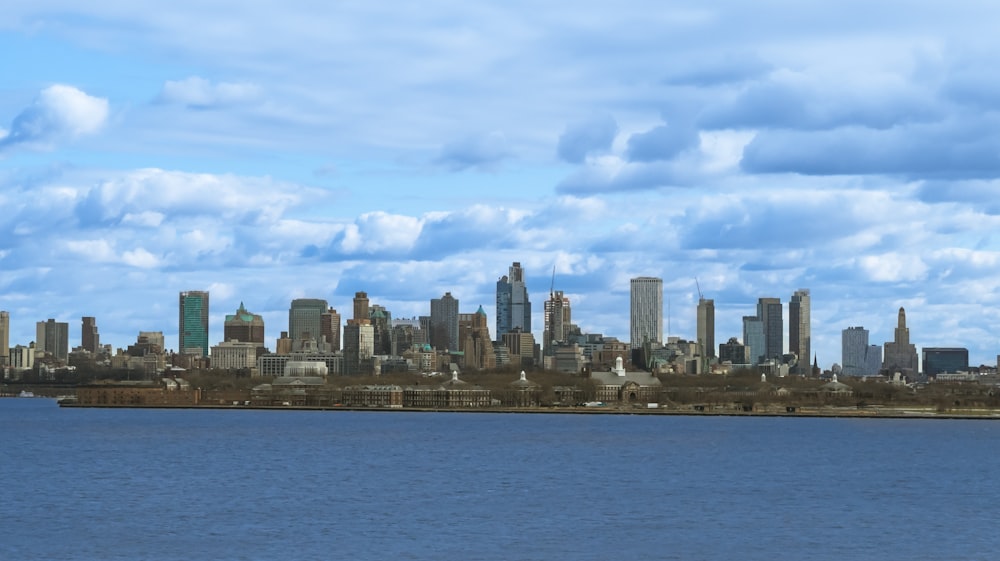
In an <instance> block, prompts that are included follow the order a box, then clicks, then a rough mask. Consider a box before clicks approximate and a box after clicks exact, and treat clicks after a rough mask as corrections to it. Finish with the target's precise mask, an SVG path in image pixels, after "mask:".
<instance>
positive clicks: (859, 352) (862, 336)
mask: <svg viewBox="0 0 1000 561" xmlns="http://www.w3.org/2000/svg"><path fill="white" fill-rule="evenodd" d="M868 346H869V345H868V330H867V329H865V328H864V327H861V326H857V327H848V328H847V329H845V330H843V331H841V332H840V367H841V368H842V371H843V373H844V375H845V376H868V375H870V374H871V373H870V372H867V371H866V368H865V365H866V360H865V357H866V355H867V354H868Z"/></svg>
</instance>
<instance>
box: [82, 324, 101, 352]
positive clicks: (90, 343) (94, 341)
mask: <svg viewBox="0 0 1000 561" xmlns="http://www.w3.org/2000/svg"><path fill="white" fill-rule="evenodd" d="M81 323H82V325H81V327H80V346H81V347H83V348H84V350H86V351H87V352H88V353H91V354H95V355H96V354H97V353H98V352H99V351H100V348H101V336H100V334H99V333H98V332H97V319H95V318H93V317H90V316H84V317H83V319H82V320H81Z"/></svg>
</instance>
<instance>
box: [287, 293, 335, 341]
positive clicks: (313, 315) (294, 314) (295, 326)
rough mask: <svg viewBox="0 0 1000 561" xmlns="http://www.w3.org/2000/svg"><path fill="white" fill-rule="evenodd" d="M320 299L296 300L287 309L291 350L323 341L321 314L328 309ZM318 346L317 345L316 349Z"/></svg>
mask: <svg viewBox="0 0 1000 561" xmlns="http://www.w3.org/2000/svg"><path fill="white" fill-rule="evenodd" d="M329 307H330V306H328V305H327V303H326V300H323V299H321V298H296V299H295V300H292V304H291V306H290V307H289V308H288V336H289V337H291V339H292V349H293V350H298V349H300V348H301V347H302V345H303V343H304V342H306V341H308V340H310V339H311V340H313V341H315V342H316V343H317V344H318V343H320V342H321V341H322V339H323V325H322V323H323V313H324V312H326V311H327V309H329ZM318 346H319V345H317V347H318Z"/></svg>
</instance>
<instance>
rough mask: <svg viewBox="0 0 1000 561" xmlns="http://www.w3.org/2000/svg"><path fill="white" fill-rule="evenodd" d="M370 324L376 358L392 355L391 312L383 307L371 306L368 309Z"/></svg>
mask: <svg viewBox="0 0 1000 561" xmlns="http://www.w3.org/2000/svg"><path fill="white" fill-rule="evenodd" d="M368 315H369V319H370V320H371V323H372V331H373V332H374V334H373V337H374V339H373V344H374V346H375V350H374V353H375V355H376V356H380V355H388V354H391V353H392V312H390V311H389V310H387V309H385V306H379V305H378V304H373V305H371V306H370V307H369V308H368Z"/></svg>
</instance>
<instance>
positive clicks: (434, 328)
mask: <svg viewBox="0 0 1000 561" xmlns="http://www.w3.org/2000/svg"><path fill="white" fill-rule="evenodd" d="M431 346H433V347H434V348H435V349H437V350H439V351H442V350H445V349H449V350H452V351H457V350H458V300H457V299H455V297H454V296H452V295H451V292H445V294H444V296H442V297H441V298H432V299H431Z"/></svg>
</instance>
